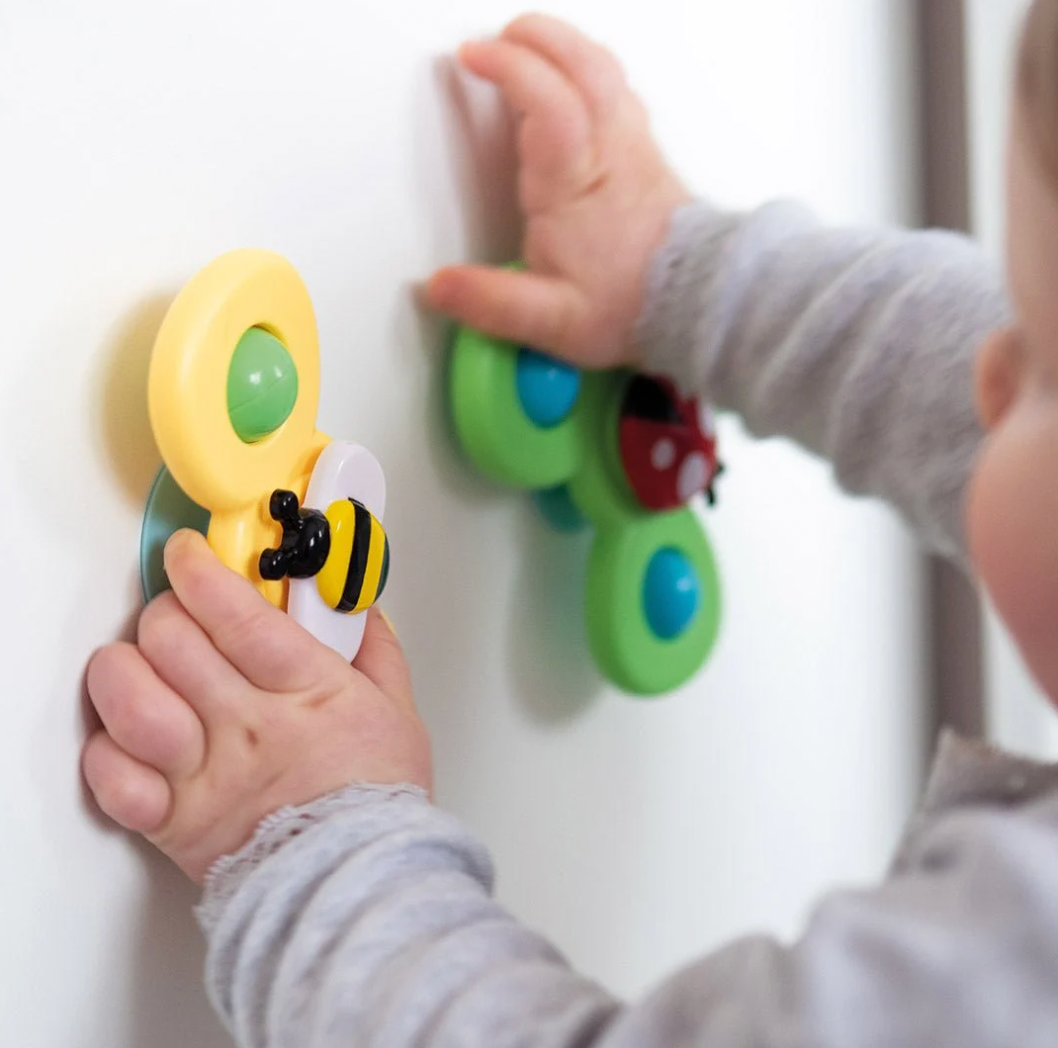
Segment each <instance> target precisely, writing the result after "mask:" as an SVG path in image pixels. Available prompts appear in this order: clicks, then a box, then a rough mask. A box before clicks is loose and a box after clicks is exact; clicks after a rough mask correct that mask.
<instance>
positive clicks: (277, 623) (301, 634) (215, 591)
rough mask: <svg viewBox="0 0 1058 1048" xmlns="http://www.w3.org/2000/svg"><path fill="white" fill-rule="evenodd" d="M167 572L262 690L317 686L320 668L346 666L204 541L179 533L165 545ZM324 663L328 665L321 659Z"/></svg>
mask: <svg viewBox="0 0 1058 1048" xmlns="http://www.w3.org/2000/svg"><path fill="white" fill-rule="evenodd" d="M165 570H166V574H167V575H168V576H169V581H170V582H171V583H172V585H173V591H174V592H175V593H176V596H177V597H178V598H179V600H180V603H181V604H182V605H183V606H184V608H185V609H186V610H187V612H188V614H189V615H190V616H191V617H192V618H193V619H194V620H195V621H196V622H197V623H198V624H199V625H200V626H201V627H202V629H203V630H205V632H206V634H207V635H208V636H209V638H210V640H211V641H212V642H213V644H214V645H215V646H216V648H217V649H218V650H219V651H220V653H221V654H222V655H224V656H225V658H227V659H228V661H229V662H231V664H232V665H233V666H234V667H235V668H236V669H237V670H238V671H239V672H240V673H242V674H243V675H244V676H245V677H246V678H247V679H248V680H250V681H251V682H253V683H254V684H255V685H257V687H259V688H261V689H262V690H264V691H271V692H291V691H300V690H302V689H304V688H307V687H313V686H318V685H319V683H320V676H321V672H326V671H327V669H328V668H329V667H330V665H331V664H332V663H333V664H334V668H336V669H341V667H343V666H344V663H343V662H342V660H341V658H340V657H339V656H338V655H336V654H335V653H334V652H332V651H330V650H329V649H327V648H325V647H324V646H323V645H322V644H320V643H319V641H317V640H316V639H315V638H313V637H312V635H311V634H309V633H308V632H306V631H305V630H303V629H302V628H301V627H300V626H299V625H298V624H297V623H296V622H295V621H294V620H293V619H292V618H290V617H289V616H288V615H286V614H285V613H284V612H282V611H280V610H279V609H278V608H274V607H273V606H272V605H271V604H269V603H268V601H267V600H265V599H264V597H262V596H261V594H260V593H258V592H257V590H256V589H254V587H253V584H252V583H251V582H249V580H247V579H245V578H243V577H242V576H241V575H239V574H237V573H236V572H234V571H231V570H230V569H228V568H226V567H225V566H224V565H223V564H221V562H220V561H219V560H218V559H217V558H216V556H215V555H214V554H213V552H212V550H210V548H209V546H208V545H207V544H206V540H205V539H204V538H203V537H202V536H201V535H199V534H198V533H196V532H193V531H179V532H177V533H176V534H175V535H173V537H172V538H171V539H170V540H169V542H168V543H167V545H166V547H165ZM323 662H326V663H327V666H323V668H322V669H321V666H322V663H323Z"/></svg>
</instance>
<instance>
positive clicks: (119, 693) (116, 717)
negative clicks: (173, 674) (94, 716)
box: [87, 644, 206, 777]
mask: <svg viewBox="0 0 1058 1048" xmlns="http://www.w3.org/2000/svg"><path fill="white" fill-rule="evenodd" d="M87 684H88V694H89V697H90V698H91V700H92V705H93V706H94V707H95V709H96V712H97V713H98V714H99V717H100V719H101V720H102V722H103V726H104V727H105V728H106V730H107V732H108V734H109V735H110V736H111V738H112V739H113V740H114V742H115V743H116V744H117V745H118V746H119V747H121V749H122V750H124V751H125V752H126V753H128V754H129V755H130V756H131V757H133V758H135V759H136V760H139V761H142V762H143V763H144V764H147V765H150V766H151V767H154V768H157V769H158V770H159V771H161V772H162V773H163V774H164V775H166V776H170V777H172V776H182V775H187V774H190V773H191V772H192V771H194V770H195V769H196V768H198V767H199V766H200V765H201V763H202V759H203V757H204V756H205V745H206V732H205V728H204V727H203V726H202V722H201V721H200V720H199V719H198V715H197V714H196V713H195V711H194V710H193V709H192V708H191V707H190V706H189V705H188V704H187V703H186V702H185V701H184V700H183V699H182V698H180V696H179V695H177V694H176V693H175V692H173V691H172V689H171V688H170V687H169V686H168V685H167V684H165V683H164V681H162V680H161V679H160V678H159V677H158V675H157V674H156V673H155V672H154V670H153V669H152V668H151V666H150V664H149V663H148V662H147V660H146V659H145V658H144V657H143V655H142V654H141V653H140V651H139V650H138V649H137V648H136V647H135V646H134V645H132V644H110V645H107V647H105V648H101V649H100V650H99V651H98V652H96V654H95V655H94V656H93V657H92V660H91V662H89V664H88V673H87Z"/></svg>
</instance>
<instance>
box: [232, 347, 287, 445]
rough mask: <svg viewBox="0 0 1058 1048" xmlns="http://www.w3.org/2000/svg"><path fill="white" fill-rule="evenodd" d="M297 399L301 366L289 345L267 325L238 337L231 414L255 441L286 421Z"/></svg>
mask: <svg viewBox="0 0 1058 1048" xmlns="http://www.w3.org/2000/svg"><path fill="white" fill-rule="evenodd" d="M297 399H298V369H297V368H296V367H295V366H294V360H293V358H292V357H291V356H290V353H289V352H287V348H286V346H284V345H283V343H282V342H280V341H279V339H278V338H276V337H275V335H273V334H272V333H271V332H269V331H265V330H264V328H259V327H252V328H250V330H249V331H247V332H246V333H245V334H244V335H243V336H242V338H240V339H239V342H238V344H237V345H236V347H235V352H234V353H233V354H232V358H231V364H230V365H229V367H228V417H229V418H230V419H231V424H232V428H233V429H234V430H235V433H236V435H237V436H238V437H239V439H240V440H241V441H243V442H244V443H247V444H252V443H254V442H255V441H258V440H260V439H261V438H262V437H266V436H268V434H269V433H274V432H275V431H276V430H277V429H279V427H280V426H281V425H282V424H283V423H284V422H286V420H287V418H289V416H290V412H291V411H293V410H294V404H295V403H296V402H297Z"/></svg>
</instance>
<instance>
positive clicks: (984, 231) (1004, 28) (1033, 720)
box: [966, 0, 1058, 759]
mask: <svg viewBox="0 0 1058 1048" xmlns="http://www.w3.org/2000/svg"><path fill="white" fill-rule="evenodd" d="M1028 7H1029V2H1028V0H969V2H968V4H967V20H966V30H967V45H968V46H967V61H968V63H969V69H968V79H967V84H968V88H969V103H970V132H971V134H970V140H971V185H972V195H971V205H972V211H973V222H974V232H975V233H976V234H977V235H978V236H979V237H980V238H981V239H982V240H983V241H984V243H985V245H986V246H987V247H988V249H989V250H990V251H991V252H992V253H993V254H994V255H995V256H996V257H997V258H999V257H1002V251H1003V167H1004V150H1005V141H1006V126H1007V115H1008V111H1009V101H1010V94H1011V87H1010V85H1011V82H1012V78H1013V70H1014V59H1015V52H1016V45H1017V35H1018V29H1019V26H1020V24H1021V19H1022V17H1023V15H1024V13H1025V11H1027V10H1028ZM985 685H986V703H987V724H988V733H989V735H990V736H991V738H992V739H994V740H995V741H996V742H998V743H999V744H1000V745H1002V746H1005V747H1007V748H1009V749H1012V750H1016V751H1018V752H1021V753H1027V754H1030V755H1032V756H1036V757H1041V758H1046V759H1058V717H1055V715H1054V711H1053V710H1052V709H1051V705H1050V703H1049V702H1048V701H1047V699H1046V698H1045V697H1044V695H1043V694H1042V693H1041V692H1040V690H1039V689H1038V688H1037V687H1036V685H1035V684H1034V683H1033V681H1032V679H1031V678H1030V677H1029V674H1028V672H1027V671H1026V669H1025V667H1024V665H1023V663H1022V661H1021V657H1020V655H1019V654H1018V652H1017V649H1016V648H1015V647H1014V644H1013V642H1012V641H1011V639H1010V636H1009V635H1008V634H1007V632H1006V630H1005V628H1004V627H1003V625H1002V623H1001V622H1000V621H999V619H998V617H997V616H996V615H995V614H994V612H992V610H991V609H990V608H988V607H987V606H986V607H985Z"/></svg>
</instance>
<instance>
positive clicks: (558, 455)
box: [450, 327, 722, 696]
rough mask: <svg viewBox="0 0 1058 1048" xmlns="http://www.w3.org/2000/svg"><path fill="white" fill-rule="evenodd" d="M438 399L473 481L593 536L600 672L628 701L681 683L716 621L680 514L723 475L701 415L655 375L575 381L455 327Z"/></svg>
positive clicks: (710, 587) (589, 595)
mask: <svg viewBox="0 0 1058 1048" xmlns="http://www.w3.org/2000/svg"><path fill="white" fill-rule="evenodd" d="M450 396H451V403H452V411H453V416H454V421H455V428H456V432H457V434H458V437H459V440H460V442H461V443H462V445H463V447H464V449H465V450H466V452H467V454H468V455H469V457H470V458H471V460H472V461H473V462H474V464H475V465H476V466H477V467H478V468H479V469H480V470H481V471H482V472H483V473H485V474H486V475H487V476H489V477H491V478H493V479H494V480H497V481H499V482H500V483H503V484H506V485H512V486H514V487H518V488H523V489H528V490H531V491H533V492H535V493H536V500H537V505H538V506H539V508H540V510H541V511H542V512H543V513H544V515H545V516H546V517H547V519H548V520H549V521H550V522H551V523H552V524H554V526H556V527H558V528H560V529H561V530H572V529H574V528H576V527H578V526H579V525H582V524H589V525H591V526H592V527H593V528H594V538H593V542H592V547H591V553H590V557H589V563H588V571H587V584H586V599H585V616H586V621H587V632H588V641H589V644H590V647H591V652H592V655H593V657H594V658H595V661H596V663H597V664H598V666H599V668H600V669H601V671H602V673H603V674H604V675H605V676H606V677H607V678H609V679H610V680H611V681H612V682H613V683H614V684H616V685H617V686H618V687H620V688H622V689H623V690H625V691H627V692H630V693H632V694H634V695H640V696H653V695H660V694H662V693H664V692H668V691H671V690H672V689H674V688H676V687H678V686H679V685H681V684H683V683H684V682H685V681H687V680H688V679H689V678H690V677H692V676H693V675H694V674H695V673H696V672H697V671H698V669H699V668H700V667H701V666H702V665H703V663H704V662H705V660H706V658H707V657H708V656H709V653H710V651H711V650H712V648H713V645H714V643H715V641H716V637H717V633H718V629H719V625H720V583H719V578H718V574H717V569H716V562H715V560H714V557H713V552H712V548H711V546H710V543H709V541H708V539H707V537H706V535H705V532H704V530H703V528H702V525H701V523H700V521H699V518H698V516H697V515H696V514H695V513H694V511H693V510H692V509H690V508H689V506H688V505H686V501H687V498H688V497H689V496H690V495H691V494H692V493H693V492H694V491H705V492H707V494H708V496H709V500H710V502H711V501H712V482H713V479H714V478H715V476H716V475H717V474H718V472H719V471H720V469H721V468H722V467H721V466H720V465H719V463H718V462H717V460H716V457H715V434H714V433H713V432H712V428H711V424H710V422H709V421H708V419H707V417H706V416H707V413H703V412H701V411H700V409H699V408H698V405H697V403H696V402H694V401H690V400H686V401H684V400H681V399H680V397H679V395H678V393H676V391H675V388H674V387H673V386H672V385H671V383H667V382H666V381H665V380H660V379H651V378H648V377H645V376H637V375H635V374H634V373H632V372H627V371H605V372H583V373H582V372H579V371H577V370H576V369H574V368H571V367H569V366H568V365H565V364H561V363H559V362H558V361H555V360H552V359H551V358H549V357H546V356H544V355H543V354H540V353H538V352H536V351H535V350H532V349H529V348H527V347H519V346H516V345H514V344H512V343H509V342H505V341H502V340H499V339H494V338H490V337H488V336H486V335H483V334H482V333H481V332H478V331H475V330H473V329H471V328H466V327H464V328H461V329H460V330H459V331H458V332H457V335H456V340H455V345H454V350H453V356H452V364H451V373H450ZM662 507H664V508H662ZM670 507H675V508H670Z"/></svg>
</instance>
